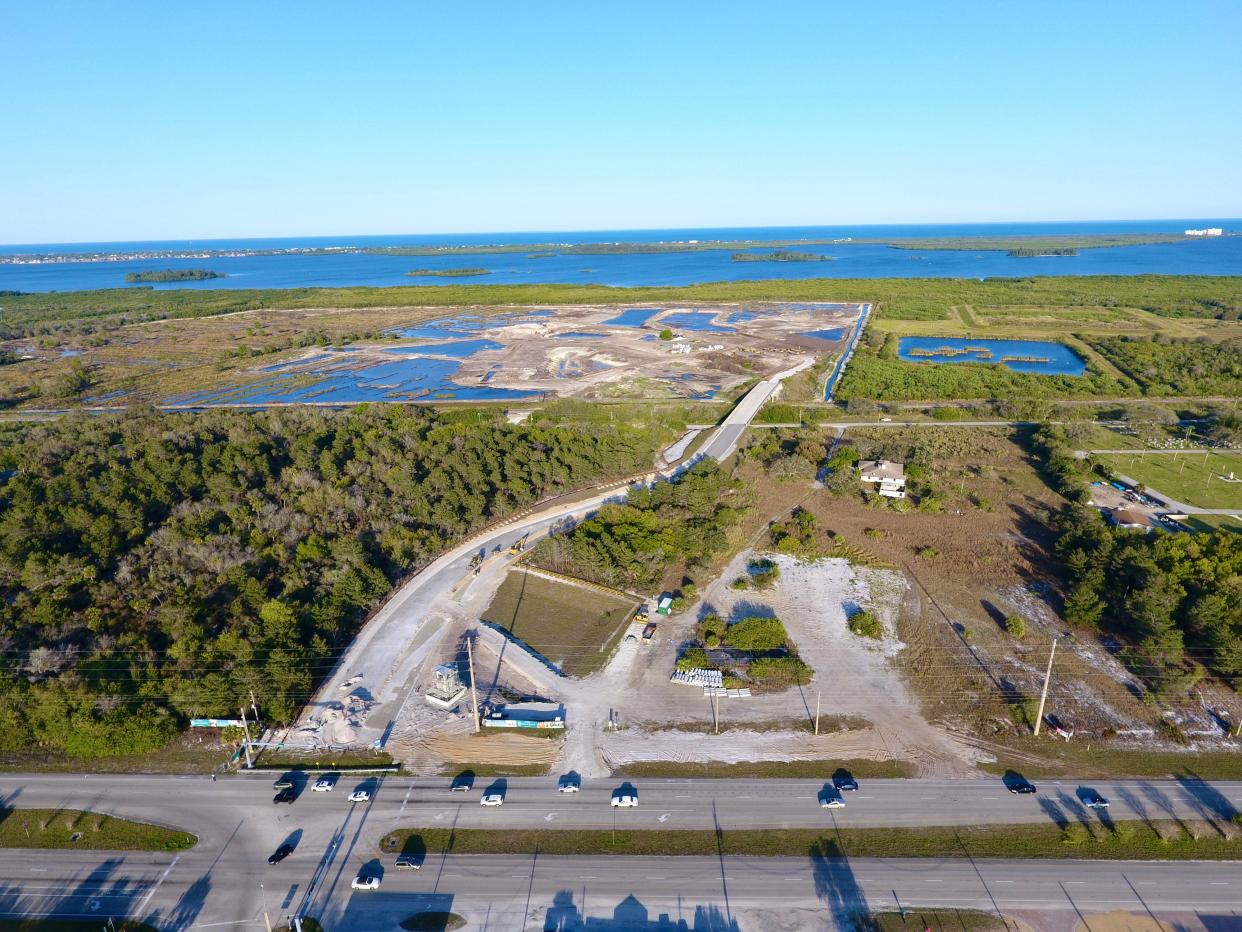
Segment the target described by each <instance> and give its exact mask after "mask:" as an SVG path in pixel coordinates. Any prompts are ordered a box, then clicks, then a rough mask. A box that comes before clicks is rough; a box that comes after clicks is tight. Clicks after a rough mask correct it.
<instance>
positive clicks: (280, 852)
mask: <svg viewBox="0 0 1242 932" xmlns="http://www.w3.org/2000/svg"><path fill="white" fill-rule="evenodd" d="M291 854H293V845H291V844H289V843H288V842H285V844H283V845H281V846H280V847H279V848H277V849H276V850H275V851H273V852H272V853H271V855H270V856H269V857H268V859H267V863H268V864H279V863H280V862H281V861H283V860H284V859H285V858H287V857H288V856H289V855H291Z"/></svg>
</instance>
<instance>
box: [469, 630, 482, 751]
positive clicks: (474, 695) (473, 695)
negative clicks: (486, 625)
mask: <svg viewBox="0 0 1242 932" xmlns="http://www.w3.org/2000/svg"><path fill="white" fill-rule="evenodd" d="M466 663H467V664H468V665H469V667H470V718H471V719H472V720H473V721H474V732H475V734H478V733H479V728H480V726H479V694H478V691H477V690H476V689H475V687H474V638H472V637H467V638H466Z"/></svg>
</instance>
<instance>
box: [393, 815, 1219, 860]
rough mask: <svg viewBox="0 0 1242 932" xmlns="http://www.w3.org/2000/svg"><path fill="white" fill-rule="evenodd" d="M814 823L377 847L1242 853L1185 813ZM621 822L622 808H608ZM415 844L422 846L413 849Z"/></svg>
mask: <svg viewBox="0 0 1242 932" xmlns="http://www.w3.org/2000/svg"><path fill="white" fill-rule="evenodd" d="M807 821H808V822H812V823H817V824H818V827H816V828H805V829H764V830H744V831H731V830H729V829H725V830H724V831H722V832H719V833H717V832H714V831H664V830H656V831H641V830H634V829H627V828H624V827H622V828H618V829H617V830H616V831H615V832H614V831H611V830H609V829H583V830H580V831H569V830H556V829H531V830H513V831H506V832H491V831H485V830H482V829H467V830H460V829H458V830H451V829H401V830H398V831H396V832H393V833H392V834H391V835H389V836H386V837H385V839H384V847H385V850H393V851H395V850H405V849H406V846H407V845H408V846H410V847H411V849H419V850H425V851H426V852H427V855H428V857H434V856H435V855H438V854H448V853H452V854H530V853H532V852H536V851H537V852H539V853H540V854H549V855H588V854H617V855H640V856H647V857H658V856H692V855H705V854H712V855H715V854H720V855H745V856H763V857H808V856H809V857H812V858H816V857H826V858H827V857H853V858H893V857H905V858H965V857H978V858H1080V859H1084V860H1107V861H1113V860H1132V861H1154V860H1169V861H1176V860H1202V861H1232V860H1236V859H1238V858H1242V831H1239V830H1238V828H1237V827H1236V826H1233V825H1226V824H1221V825H1217V824H1215V823H1208V822H1188V821H1186V820H1181V821H1175V820H1169V821H1161V822H1151V823H1148V822H1143V821H1137V820H1136V821H1124V822H1115V823H1112V827H1111V828H1109V827H1106V826H1105V825H1104V824H1103V823H1102V822H1099V821H1091V822H1088V823H1087V824H1086V825H1085V826H1084V825H1083V824H1082V823H1080V822H1078V821H1077V820H1073V819H1071V820H1070V822H1069V824H1068V825H1067V826H1066V827H1065V828H1062V827H1061V826H1058V825H1055V824H1053V823H1052V822H1051V821H1049V822H1046V823H1036V824H1030V825H1027V824H1019V825H990V826H986V827H976V826H960V827H959V826H943V827H939V826H933V827H929V828H838V827H837V826H836V820H834V818H833V816H832V815H831V814H824V813H817V814H816V815H814V816H810V817H809V818H808V819H807ZM617 823H618V824H619V825H621V826H624V824H625V819H624V814H622V815H621V816H618V817H617ZM419 846H422V847H421V848H420V847H419Z"/></svg>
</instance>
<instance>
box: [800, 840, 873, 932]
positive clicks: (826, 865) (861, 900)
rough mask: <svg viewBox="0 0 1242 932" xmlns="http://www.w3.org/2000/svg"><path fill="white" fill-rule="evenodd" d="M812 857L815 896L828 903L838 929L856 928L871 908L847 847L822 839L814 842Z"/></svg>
mask: <svg viewBox="0 0 1242 932" xmlns="http://www.w3.org/2000/svg"><path fill="white" fill-rule="evenodd" d="M810 856H811V871H812V874H813V875H814V878H815V893H816V895H817V896H818V897H819V898H820V899H821V900H823V901H824V902H825V903H826V904H827V906H828V910H829V912H830V913H831V914H832V918H833V921H834V923H835V925H836V927H837V928H838V929H852V928H854V927H855V925H856V924H857V921H858V919H859V917H862V916H867V915H869V914H870V909H869V907H868V906H867V897H866V895H865V894H864V893H863V890H862V887H860V886H859V884H858V880H857V878H856V877H855V876H854V871H853V869H852V868H851V867H850V862H849V858H848V857H846V854H845V851H844V849H843V848H842V847H841V845H840V844H839V843H838V842H836V841H834V840H833V839H831V838H821V839H820V840H819V841H817V842H815V844H813V845H811V851H810Z"/></svg>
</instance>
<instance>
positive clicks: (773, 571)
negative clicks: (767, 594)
mask: <svg viewBox="0 0 1242 932" xmlns="http://www.w3.org/2000/svg"><path fill="white" fill-rule="evenodd" d="M746 569H747V570H748V571H749V572H750V581H751V582H752V583H753V584H754V586H755V588H756V589H771V588H772V587H773V586H774V585H776V581H777V580H778V579H780V578H781V568H780V567H779V566H777V565H776V563H775V562H774V561H772V560H751V561H750V563H749V564H748V565H747V567H746Z"/></svg>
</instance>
